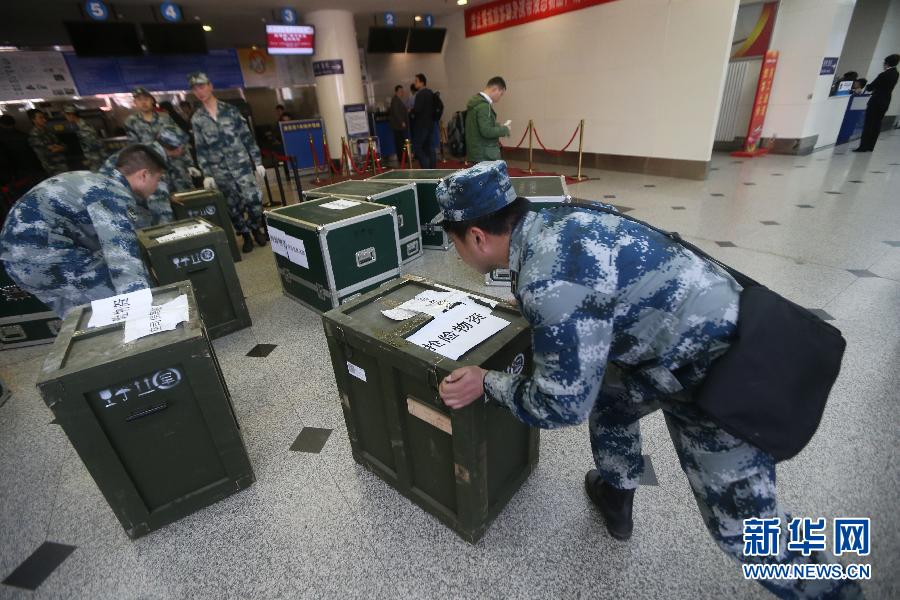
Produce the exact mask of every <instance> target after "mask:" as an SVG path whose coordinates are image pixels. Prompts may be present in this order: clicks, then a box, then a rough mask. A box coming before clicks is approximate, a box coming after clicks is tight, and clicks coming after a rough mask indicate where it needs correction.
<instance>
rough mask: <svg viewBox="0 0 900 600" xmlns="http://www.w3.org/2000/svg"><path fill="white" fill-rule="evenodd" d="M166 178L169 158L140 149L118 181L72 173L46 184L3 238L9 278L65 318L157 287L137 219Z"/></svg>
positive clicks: (126, 154)
mask: <svg viewBox="0 0 900 600" xmlns="http://www.w3.org/2000/svg"><path fill="white" fill-rule="evenodd" d="M164 171H165V163H164V162H163V160H162V158H160V157H159V156H157V154H156V153H155V152H154V151H153V150H151V149H150V148H149V147H147V146H143V145H139V144H136V145H133V146H129V147H127V148H125V149H124V150H122V152H121V153H120V154H119V158H118V162H117V163H116V170H115V172H114V174H113V175H112V176H107V175H102V174H100V173H91V172H90V171H73V172H70V173H64V174H62V175H57V176H55V177H51V178H49V179H46V180H44V181H43V182H41V183H40V184H38V185H37V186H35V187H34V188H32V189H31V190H30V191H29V192H28V193H26V194H25V195H24V196H23V197H22V198H21V199H20V200H19V201H18V202H17V203H16V204H15V206H13V208H12V210H11V211H10V213H9V215H8V217H7V219H6V223H5V224H4V225H3V229H2V231H0V248H2V253H0V260H2V261H3V264H4V266H5V267H6V272H7V273H8V274H9V276H10V277H11V278H12V280H13V281H14V282H15V283H16V284H17V285H18V286H19V287H21V288H22V289H23V290H25V291H27V292H29V293H31V294H33V295H35V296H37V298H38V299H39V300H41V302H43V303H44V304H46V305H47V306H49V307H50V308H51V309H52V310H53V311H54V312H55V313H56V314H57V315H59V316H60V317H64V316H65V315H66V313H67V312H68V311H69V310H71V309H72V308H74V307H76V306H80V305H82V304H87V303H88V302H90V301H92V300H98V299H100V298H108V297H110V296H114V295H116V294H124V293H128V292H133V291H135V290H139V289H142V288H146V287H150V279H149V277H148V274H147V270H146V268H145V267H144V263H143V262H142V261H141V254H140V250H139V248H138V243H137V237H136V236H135V233H134V225H133V221H132V218H133V217H132V214H131V213H132V206H133V205H134V202H135V198H136V197H138V198H147V197H148V196H150V195H151V194H152V193H153V192H154V190H156V186H157V184H158V183H159V180H160V178H161V177H162V176H163V172H164Z"/></svg>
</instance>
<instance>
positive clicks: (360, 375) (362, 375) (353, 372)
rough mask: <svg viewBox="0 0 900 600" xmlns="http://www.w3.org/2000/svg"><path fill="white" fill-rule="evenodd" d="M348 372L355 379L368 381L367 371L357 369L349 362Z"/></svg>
mask: <svg viewBox="0 0 900 600" xmlns="http://www.w3.org/2000/svg"><path fill="white" fill-rule="evenodd" d="M347 371H349V373H350V374H351V375H353V376H354V377H356V378H357V379H360V380H362V381H366V370H365V369H362V368H360V367H357V366H356V365H354V364H353V363H352V362H350V361H349V360H348V361H347Z"/></svg>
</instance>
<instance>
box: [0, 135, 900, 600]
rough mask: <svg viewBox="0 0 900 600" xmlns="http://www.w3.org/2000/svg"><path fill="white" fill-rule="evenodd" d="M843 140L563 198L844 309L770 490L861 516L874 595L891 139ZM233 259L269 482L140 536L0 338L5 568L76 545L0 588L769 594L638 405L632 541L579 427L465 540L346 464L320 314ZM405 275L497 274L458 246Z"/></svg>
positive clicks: (120, 594)
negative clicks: (820, 408) (826, 373)
mask: <svg viewBox="0 0 900 600" xmlns="http://www.w3.org/2000/svg"><path fill="white" fill-rule="evenodd" d="M846 150H847V148H846V147H841V148H838V149H836V150H826V151H823V152H818V153H816V154H813V155H812V156H807V157H786V156H770V157H764V158H758V159H755V160H750V159H746V160H743V161H735V160H733V159H731V158H730V157H729V156H727V155H716V156H715V157H714V161H713V162H714V164H713V167H714V168H713V170H711V171H710V176H709V179H708V180H706V181H703V182H697V181H686V180H678V179H668V178H663V177H649V176H639V175H629V174H622V173H611V172H602V171H593V172H589V175H590V176H591V177H592V179H591V180H590V181H587V182H584V183H581V184H578V185H577V186H573V187H572V191H573V193H574V194H575V195H577V196H580V197H585V198H596V199H604V198H609V197H610V196H614V199H612V200H607V201H612V202H615V203H617V204H621V205H623V206H628V207H631V208H633V209H634V210H633V211H632V212H630V214H631V215H633V216H635V217H637V218H640V219H644V220H648V221H651V222H652V223H654V224H656V225H658V226H660V227H663V228H667V229H674V230H677V231H679V232H680V233H682V234H683V235H684V236H686V237H687V238H688V239H690V240H691V241H692V242H694V243H696V244H698V245H700V246H701V247H703V248H704V249H705V250H707V251H708V252H710V253H711V254H713V255H715V256H717V257H719V258H721V259H722V260H724V261H726V262H728V263H730V264H732V265H733V266H735V267H737V268H739V269H741V270H744V271H745V272H746V273H748V274H749V275H751V276H752V277H754V278H756V279H758V280H759V281H762V282H765V283H767V284H768V285H769V286H770V287H772V288H773V289H775V290H777V291H779V292H781V293H783V294H785V295H787V296H788V297H789V298H791V299H793V300H795V301H796V302H798V303H800V304H801V305H803V306H807V307H810V308H815V309H819V310H821V311H824V313H826V314H827V316H830V317H832V318H833V320H832V321H831V322H832V323H833V324H834V325H836V326H837V327H839V328H840V329H841V330H842V331H843V333H844V335H845V336H846V338H847V340H848V343H849V345H848V350H847V355H846V358H845V362H844V369H843V372H842V375H841V377H840V379H839V380H838V382H837V384H836V386H835V388H834V392H833V394H832V398H831V401H830V403H829V406H828V409H827V411H826V414H825V417H824V419H823V422H822V425H821V428H820V430H819V433H818V434H817V436H816V437H815V439H814V440H813V441H812V443H811V444H810V446H809V447H808V448H807V449H806V450H804V451H803V452H802V453H801V454H800V455H799V456H798V457H797V458H796V459H794V460H792V461H789V462H787V463H783V464H782V465H780V466H779V494H780V497H781V499H782V501H783V504H784V505H785V506H786V507H787V508H788V509H789V510H791V511H792V513H793V514H794V516H810V517H819V516H825V517H828V518H833V517H838V516H864V517H871V518H872V527H873V533H872V543H873V550H872V554H871V556H870V557H869V558H870V562H871V564H872V565H873V577H872V580H871V581H868V582H866V583H865V584H864V588H865V590H866V592H867V595H868V597H869V598H897V597H898V596H900V577H898V575H897V573H900V531H898V517H897V504H896V502H897V497H898V496H900V467H898V465H900V450H898V444H897V432H898V425H900V417H898V410H897V401H898V392H897V390H898V389H900V370H898V364H900V361H898V359H900V321H898V315H900V193H898V188H900V165H898V164H896V163H898V160H897V158H898V157H900V133H897V132H894V133H893V134H889V135H886V136H884V137H882V139H881V140H880V141H879V145H878V150H877V151H876V152H875V153H873V154H862V155H860V154H850V153H847V152H846ZM892 163H893V164H892ZM795 167H803V168H795ZM542 168H544V169H550V167H542ZM778 174H780V175H778ZM773 175H777V176H773ZM852 181H861V182H862V183H852ZM748 184H753V185H748ZM831 192H839V193H831ZM237 267H238V272H239V273H240V276H241V280H242V283H243V288H244V292H245V294H246V295H247V297H248V305H249V308H250V312H251V315H252V317H253V321H254V326H253V328H252V329H248V330H244V331H240V332H238V333H235V334H232V335H230V336H227V337H225V338H223V339H221V340H217V341H216V342H215V346H216V350H217V352H218V355H219V357H220V359H221V362H222V369H223V371H224V374H225V377H226V379H227V381H228V385H229V387H230V389H231V392H232V396H233V399H234V404H235V408H236V410H237V412H238V417H239V419H240V422H241V425H242V426H243V432H244V437H245V440H246V443H247V446H248V449H249V452H250V456H251V460H252V462H253V465H254V468H255V470H256V475H257V478H258V481H257V482H256V483H255V484H254V485H253V486H251V487H250V488H249V489H247V490H244V491H242V492H240V493H238V494H236V495H234V496H232V497H230V498H227V499H225V500H223V501H221V502H219V503H218V504H216V505H214V506H211V507H209V508H207V509H205V510H203V511H201V512H199V513H196V514H194V515H192V516H190V517H188V518H186V519H184V520H182V521H180V522H177V523H175V524H173V525H171V526H169V527H166V528H165V529H162V530H160V531H158V532H155V533H153V534H151V535H149V536H147V537H145V538H142V539H140V540H138V541H135V542H132V541H129V540H128V538H127V537H126V536H125V534H124V533H123V531H122V529H121V527H120V526H119V524H118V522H117V521H116V519H115V518H114V516H113V514H112V512H111V510H110V509H109V507H108V505H107V504H106V502H105V501H104V500H103V498H102V496H101V495H100V493H99V492H98V490H97V487H96V486H95V484H94V483H93V481H92V480H91V478H90V477H89V476H88V474H87V472H86V471H85V469H84V467H83V466H82V464H81V462H80V460H79V458H78V456H77V455H76V454H75V452H74V451H73V450H72V448H71V446H70V444H69V442H68V440H67V439H66V438H65V436H64V435H63V433H62V432H61V430H60V428H59V427H58V426H56V425H54V424H51V421H52V420H53V415H52V414H51V412H50V411H49V410H48V409H47V408H46V407H45V406H44V405H43V403H42V402H41V400H40V398H39V396H38V394H37V392H36V390H35V388H34V382H35V379H36V376H37V372H38V370H39V368H40V365H41V362H42V357H43V355H44V353H45V352H46V347H39V348H31V349H24V350H19V351H7V352H2V353H0V376H2V378H3V380H4V381H5V382H6V383H7V384H8V385H9V386H10V387H11V388H12V390H13V397H12V398H11V399H10V400H9V401H8V402H7V403H6V404H5V405H4V406H3V407H2V408H0V482H2V484H0V578H6V577H8V576H9V575H10V574H11V573H13V572H14V571H15V570H16V569H17V568H18V567H19V566H20V565H22V564H23V563H24V562H25V561H26V559H28V557H29V556H30V555H31V554H32V553H34V552H35V551H36V550H37V549H38V548H39V547H41V545H42V544H44V543H45V542H53V543H56V544H64V545H68V546H74V547H75V550H74V551H73V552H72V553H71V554H69V555H67V556H66V551H67V549H66V548H64V547H62V550H61V551H60V550H57V551H55V552H54V551H53V548H60V547H56V546H52V547H45V548H44V550H42V551H41V553H39V554H38V555H37V557H36V558H35V561H33V562H37V561H38V559H39V558H40V557H41V556H44V557H46V556H48V555H50V559H52V560H57V561H58V560H59V559H62V562H61V563H60V564H59V566H58V567H57V568H55V569H54V570H52V572H51V573H50V575H49V576H48V577H47V578H46V579H45V580H43V581H42V582H40V584H39V585H38V586H37V589H36V591H34V592H31V591H25V590H22V589H19V588H14V587H11V586H9V585H0V597H2V598H28V597H36V598H90V599H99V598H114V599H127V598H217V599H218V598H301V597H303V598H307V597H308V598H321V597H334V598H344V597H359V598H386V597H392V598H393V597H414V598H431V597H451V598H468V597H472V598H475V597H477V598H569V597H585V598H616V599H625V598H636V599H637V598H640V599H644V598H691V599H694V598H765V597H767V596H766V594H765V593H764V592H763V591H762V589H761V588H760V587H758V586H757V585H756V584H754V583H750V582H747V581H744V580H743V578H742V576H741V574H740V570H739V568H738V567H737V565H736V564H734V563H732V562H730V561H729V560H728V559H727V558H726V557H725V556H724V555H722V554H721V553H720V552H719V550H718V549H717V548H716V546H715V545H714V544H713V542H712V540H711V539H710V538H709V536H708V535H707V533H706V530H705V528H704V527H703V524H702V521H701V519H700V516H699V514H698V512H697V508H696V506H695V504H694V500H693V497H692V494H691V492H690V490H689V488H688V485H687V482H686V480H685V478H684V476H683V474H682V473H681V471H680V469H679V467H678V463H677V459H676V457H675V453H674V451H673V448H672V443H671V441H670V440H669V438H668V436H667V434H666V430H665V425H664V423H663V420H662V418H661V416H660V415H659V414H654V415H651V416H649V417H647V418H645V419H644V421H643V422H642V429H643V432H644V435H645V442H644V453H645V454H646V455H647V457H648V460H649V461H650V463H651V465H652V473H653V477H650V476H649V475H648V477H647V478H646V479H645V482H644V483H645V485H644V486H643V487H642V488H641V489H640V490H639V491H638V493H637V496H636V509H635V514H636V529H635V534H634V537H633V539H632V540H631V541H630V542H629V543H619V542H616V541H614V540H612V539H611V538H610V537H609V536H608V535H607V534H606V532H605V530H604V527H603V525H602V523H601V521H600V519H599V517H598V515H597V513H596V511H595V510H594V509H593V507H592V506H591V505H590V503H589V502H588V500H587V499H586V497H585V495H584V492H583V488H582V478H583V475H584V472H585V471H586V470H587V469H588V468H590V466H591V456H590V450H589V446H588V440H587V433H586V428H585V427H584V426H580V427H573V428H569V429H563V430H557V431H552V432H543V433H542V437H541V458H540V463H539V465H538V467H537V470H536V471H535V472H534V474H533V475H532V476H531V478H530V479H529V480H528V482H527V483H526V484H525V486H524V487H523V488H522V490H521V491H520V492H519V493H518V495H516V497H515V498H514V499H513V500H512V502H511V503H510V504H509V506H508V507H507V508H506V510H505V511H504V512H503V513H502V514H501V515H500V517H499V518H498V519H497V520H496V521H495V522H494V524H493V526H492V527H491V528H490V530H489V531H488V533H487V535H486V536H485V537H484V538H483V540H482V541H481V542H480V543H478V544H477V545H474V546H472V545H469V544H467V543H465V542H462V541H461V540H460V539H459V538H457V537H456V535H455V534H453V533H452V532H451V531H449V530H448V529H446V528H445V527H444V526H443V525H441V524H440V523H438V522H437V521H436V520H435V519H433V518H432V517H430V516H428V515H427V514H425V513H424V512H423V511H422V510H420V509H419V508H417V507H416V506H414V505H412V504H411V503H409V502H408V501H407V500H405V499H404V498H402V497H401V496H400V495H399V494H397V493H396V492H394V491H393V490H392V489H390V488H389V487H388V486H387V485H385V484H383V483H382V482H381V481H380V480H379V479H377V478H376V477H374V476H373V475H372V474H370V473H369V472H367V471H366V470H364V469H363V468H361V467H359V466H357V465H356V464H355V463H354V462H353V459H352V457H351V453H350V444H349V441H348V438H347V432H346V429H345V427H344V423H343V417H342V414H341V411H340V407H339V404H338V398H337V393H336V388H335V384H334V380H333V376H332V374H331V367H330V362H329V359H328V353H327V348H326V345H325V340H324V335H323V333H322V327H321V322H320V319H319V316H318V315H315V314H313V313H311V312H309V311H308V310H306V309H304V308H301V307H300V306H299V305H297V304H295V303H293V302H292V301H290V300H288V299H287V298H285V297H284V296H282V294H281V290H280V287H279V283H278V279H277V277H276V274H275V271H274V268H273V261H272V256H271V253H270V252H269V251H268V250H259V249H257V250H255V251H254V252H253V253H252V254H251V255H249V256H248V257H246V258H245V260H244V261H243V262H241V263H239V264H238V265H237ZM410 271H412V272H414V273H419V274H424V275H426V276H432V277H435V278H439V279H441V280H444V281H447V282H449V283H456V284H460V285H464V286H466V287H468V288H471V289H473V290H475V291H481V292H494V293H496V292H497V291H498V289H499V288H484V287H483V286H482V285H481V282H482V278H481V277H479V276H478V275H477V274H475V273H474V272H471V271H469V270H468V269H467V268H466V267H465V266H464V265H463V264H462V263H461V261H460V260H459V259H458V257H457V256H456V254H455V252H452V251H451V252H448V253H441V252H429V253H428V254H427V255H426V257H425V259H424V260H423V261H421V262H420V263H418V264H414V265H412V266H411V269H410ZM259 345H262V346H260V347H258V346H259ZM254 349H255V351H254ZM248 353H249V354H248ZM327 430H333V431H331V432H330V433H329V431H327ZM654 479H655V480H656V483H657V484H656V485H654ZM48 548H49V550H48ZM45 560H47V559H45ZM39 566H46V565H39ZM50 567H52V565H50ZM20 573H21V572H20ZM36 573H37V575H36V576H38V578H39V575H40V569H39V568H38V569H36ZM26 579H27V578H26Z"/></svg>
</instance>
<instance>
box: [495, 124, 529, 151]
mask: <svg viewBox="0 0 900 600" xmlns="http://www.w3.org/2000/svg"><path fill="white" fill-rule="evenodd" d="M527 135H528V128H527V127H526V128H525V133H523V134H522V139H521V140H519V143H518V144H516V145H515V146H504V145H503V142H500V147H501V148H521V147H522V144H523V143H525V137H526V136H527Z"/></svg>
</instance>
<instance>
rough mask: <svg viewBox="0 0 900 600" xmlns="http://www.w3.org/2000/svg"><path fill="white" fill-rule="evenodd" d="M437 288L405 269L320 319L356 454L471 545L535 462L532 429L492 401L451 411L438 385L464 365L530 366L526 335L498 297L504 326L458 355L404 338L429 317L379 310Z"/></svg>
mask: <svg viewBox="0 0 900 600" xmlns="http://www.w3.org/2000/svg"><path fill="white" fill-rule="evenodd" d="M435 289H441V288H440V286H439V284H433V283H431V282H429V281H427V280H425V279H422V278H418V277H410V276H405V277H403V278H401V279H398V280H396V281H392V282H389V283H386V284H384V285H382V286H381V287H380V288H378V289H377V290H374V291H372V292H370V293H369V294H366V295H365V296H363V297H362V298H359V299H357V300H354V301H353V302H351V303H348V304H347V305H346V306H342V307H340V308H337V309H335V310H332V311H330V312H328V313H326V314H325V315H323V321H324V326H325V333H326V336H327V339H328V348H329V351H330V353H331V360H332V363H333V365H334V372H335V379H336V381H337V386H338V391H339V394H340V401H341V405H342V408H343V411H344V419H345V421H346V424H347V432H348V434H349V436H350V443H351V446H352V449H353V457H354V459H355V460H356V462H358V463H360V464H362V465H364V466H365V467H367V468H368V469H369V470H371V471H372V472H374V473H375V474H376V475H378V476H379V477H381V478H382V479H383V480H385V481H386V482H387V483H388V484H390V485H391V486H392V487H394V488H396V489H397V490H398V491H400V492H401V493H402V494H403V495H404V496H406V497H407V498H409V499H410V500H411V501H413V502H414V503H416V504H418V505H419V506H421V507H422V508H424V509H425V510H427V511H428V512H429V513H431V514H432V515H434V516H435V517H437V518H438V519H439V520H441V521H442V522H443V523H445V524H446V525H447V526H449V527H450V528H451V529H453V530H454V531H455V532H456V533H457V534H459V535H460V536H461V537H462V538H464V539H466V540H467V541H469V542H472V543H474V542H476V541H477V540H478V539H479V538H480V537H481V536H482V535H483V534H484V532H485V531H486V530H487V528H488V526H489V525H490V523H491V521H492V520H493V519H494V518H495V517H496V516H497V515H498V514H499V513H500V512H501V511H502V510H503V507H504V506H505V505H506V503H507V502H508V501H509V500H510V499H511V498H512V496H513V495H514V494H515V493H516V491H517V490H518V489H519V487H521V485H522V484H523V483H524V482H525V480H526V479H527V478H528V476H529V474H530V473H531V471H532V470H533V469H534V467H535V465H536V464H537V460H538V435H539V434H538V430H537V429H532V428H530V427H528V426H527V425H525V424H523V423H521V422H520V421H518V420H517V419H516V418H515V417H514V416H513V415H512V413H510V412H509V411H508V410H507V409H505V408H503V407H501V406H499V405H496V404H494V403H485V402H483V401H475V402H473V403H472V404H471V405H469V406H467V407H466V408H464V409H461V410H456V411H453V410H450V409H449V408H447V406H445V405H444V403H443V402H442V401H441V399H440V397H439V395H438V385H439V383H440V382H441V380H442V379H443V378H444V377H445V376H446V375H448V374H449V373H450V372H452V371H453V370H454V369H456V368H458V367H461V366H463V365H480V366H482V367H483V368H486V369H494V370H500V371H509V372H515V373H519V372H523V371H526V372H527V371H528V370H530V368H531V337H530V332H529V329H528V323H527V322H526V321H525V319H524V318H523V317H522V316H521V315H520V314H519V312H518V311H517V310H516V309H515V308H514V307H513V306H512V305H510V304H507V303H504V302H500V303H499V304H497V306H496V307H495V308H494V309H493V314H494V315H497V316H499V317H501V318H503V319H505V320H507V321H509V322H510V324H509V325H507V326H506V327H505V328H504V329H502V330H500V331H499V332H497V333H496V334H494V335H493V336H492V337H489V338H488V339H487V340H485V341H483V342H482V343H481V344H479V345H477V346H475V347H474V348H472V349H471V350H469V351H468V352H466V353H465V354H463V355H462V356H461V357H460V360H458V361H456V360H450V359H448V358H445V357H443V356H441V355H439V354H436V353H434V352H432V351H430V350H426V349H424V348H422V347H419V346H417V345H415V344H413V343H411V342H409V341H407V340H406V339H405V338H406V337H407V336H408V335H410V334H412V333H413V332H414V331H416V330H418V329H419V328H420V327H421V326H424V325H426V324H427V323H428V322H429V321H430V320H431V317H428V316H427V315H424V314H420V315H418V316H415V317H413V318H411V319H408V320H406V321H401V322H398V321H393V320H391V319H389V318H387V317H386V316H384V315H383V314H382V312H381V311H382V310H385V309H390V308H394V307H396V306H398V305H399V304H401V303H403V302H405V301H406V300H409V299H411V298H413V297H415V296H416V295H417V294H419V293H420V292H423V291H425V290H435ZM445 289H447V288H445Z"/></svg>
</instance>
